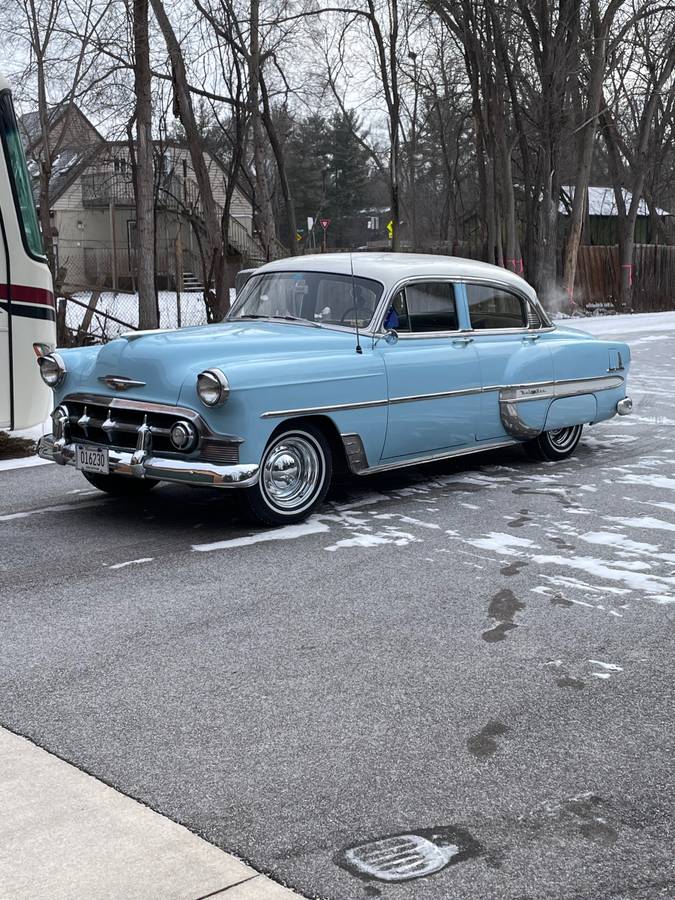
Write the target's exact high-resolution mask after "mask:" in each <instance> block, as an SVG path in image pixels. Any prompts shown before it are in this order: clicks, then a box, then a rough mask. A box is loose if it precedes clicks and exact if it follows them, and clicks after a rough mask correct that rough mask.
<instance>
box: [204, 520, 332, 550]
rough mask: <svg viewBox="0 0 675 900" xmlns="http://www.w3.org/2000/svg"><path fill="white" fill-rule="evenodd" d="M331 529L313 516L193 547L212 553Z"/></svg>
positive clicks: (287, 539)
mask: <svg viewBox="0 0 675 900" xmlns="http://www.w3.org/2000/svg"><path fill="white" fill-rule="evenodd" d="M328 530H329V527H328V525H327V524H326V523H325V522H321V521H320V520H319V519H318V518H317V517H315V516H312V517H311V518H310V519H308V520H307V521H306V522H301V523H300V524H298V525H284V526H282V527H281V528H276V529H271V530H270V531H261V532H260V533H259V534H249V535H247V536H246V537H239V538H230V539H229V540H225V541H212V542H211V543H209V544H193V545H192V549H193V550H196V551H197V552H199V553H210V552H211V551H213V550H230V549H232V548H234V547H251V546H252V545H253V544H264V543H266V542H267V541H294V540H296V539H297V538H301V537H306V536H307V535H310V534H321V533H323V532H326V531H328Z"/></svg>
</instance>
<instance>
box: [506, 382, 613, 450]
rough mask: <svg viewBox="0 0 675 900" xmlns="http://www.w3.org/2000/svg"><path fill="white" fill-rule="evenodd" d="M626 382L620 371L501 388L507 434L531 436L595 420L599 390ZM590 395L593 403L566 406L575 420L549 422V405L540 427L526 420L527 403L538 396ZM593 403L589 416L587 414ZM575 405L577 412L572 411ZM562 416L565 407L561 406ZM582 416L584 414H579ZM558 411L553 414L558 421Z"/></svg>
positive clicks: (524, 437)
mask: <svg viewBox="0 0 675 900" xmlns="http://www.w3.org/2000/svg"><path fill="white" fill-rule="evenodd" d="M622 385H624V379H623V377H622V376H620V375H601V376H598V377H594V378H574V379H570V380H569V381H549V382H542V383H541V384H528V385H514V386H513V387H508V388H501V389H500V392H499V411H500V416H501V420H502V425H503V426H504V429H505V430H506V431H507V432H508V434H511V435H513V436H514V437H517V438H519V439H521V440H529V439H530V438H533V437H536V436H537V435H538V434H541V432H542V431H543V430H545V428H561V427H564V426H567V425H580V424H583V423H585V422H592V421H594V420H595V415H596V406H595V397H594V396H593V395H594V394H596V393H598V392H600V391H611V390H614V389H615V388H619V387H621V386H622ZM583 396H588V397H590V398H591V399H592V403H591V402H590V400H589V402H588V403H582V404H580V405H579V407H578V408H577V407H576V406H573V408H569V407H566V408H567V411H568V412H569V413H570V415H572V418H573V419H574V421H564V422H562V421H561V422H560V423H558V424H554V425H549V419H550V407H549V411H548V412H547V416H546V418H545V423H542V426H541V427H538V425H537V424H535V423H534V422H531V421H530V422H528V421H527V405H528V403H531V402H532V401H535V400H551V401H556V400H558V399H559V398H563V397H566V398H573V397H583ZM553 406H556V404H555V403H554V404H553ZM591 407H593V411H592V414H591V415H590V417H588V418H587V417H586V416H587V413H588V411H590V410H591ZM572 409H574V413H573V412H572ZM560 413H561V416H562V413H563V408H562V407H561V408H560ZM579 416H581V418H579ZM557 418H558V413H557V412H556V413H555V415H554V419H555V420H556V421H557Z"/></svg>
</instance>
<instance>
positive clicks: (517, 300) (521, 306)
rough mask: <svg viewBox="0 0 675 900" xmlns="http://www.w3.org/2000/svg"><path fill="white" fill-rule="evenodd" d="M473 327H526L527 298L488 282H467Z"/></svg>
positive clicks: (467, 294)
mask: <svg viewBox="0 0 675 900" xmlns="http://www.w3.org/2000/svg"><path fill="white" fill-rule="evenodd" d="M466 296H467V300H468V302H469V317H470V319H471V327H472V328H475V329H488V328H489V329H499V328H525V327H526V326H527V308H526V303H525V300H524V299H523V298H522V297H519V296H518V295H517V294H513V293H511V291H506V290H504V289H503V288H497V287H491V286H490V285H487V284H467V285H466Z"/></svg>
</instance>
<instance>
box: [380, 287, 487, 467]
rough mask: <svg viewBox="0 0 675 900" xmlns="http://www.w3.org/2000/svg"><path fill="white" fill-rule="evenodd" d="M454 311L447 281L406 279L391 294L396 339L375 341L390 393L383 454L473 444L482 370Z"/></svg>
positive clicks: (390, 320) (389, 325)
mask: <svg viewBox="0 0 675 900" xmlns="http://www.w3.org/2000/svg"><path fill="white" fill-rule="evenodd" d="M460 314H461V310H459V309H458V302H457V297H456V294H455V285H454V284H453V283H452V282H450V281H443V280H437V279H433V278H425V279H416V280H411V281H410V282H408V283H407V284H406V285H405V286H404V287H402V288H401V289H400V290H399V291H398V292H397V294H396V295H395V297H394V300H393V301H392V304H391V306H390V308H389V310H388V312H387V315H386V317H385V321H384V327H385V329H393V330H395V332H396V334H397V335H398V340H396V341H389V342H388V341H385V340H380V341H379V342H378V344H377V347H378V349H379V352H380V353H381V354H382V356H383V358H384V363H385V367H386V372H387V384H388V396H389V406H388V421H387V434H386V438H385V443H384V450H383V454H382V456H383V459H395V458H398V457H405V456H418V455H426V454H430V453H433V452H435V451H442V450H444V449H446V448H449V447H456V446H459V445H466V444H473V443H474V440H475V438H474V429H475V422H476V419H477V416H478V414H479V410H480V387H481V381H480V371H479V366H478V355H477V353H476V350H475V347H474V345H473V339H472V338H471V337H470V336H466V335H465V334H463V333H462V331H461V324H462V323H461V321H460Z"/></svg>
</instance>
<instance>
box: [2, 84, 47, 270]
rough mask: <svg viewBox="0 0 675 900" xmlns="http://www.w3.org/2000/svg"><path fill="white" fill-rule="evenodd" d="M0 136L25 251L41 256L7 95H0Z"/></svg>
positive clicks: (29, 190)
mask: <svg viewBox="0 0 675 900" xmlns="http://www.w3.org/2000/svg"><path fill="white" fill-rule="evenodd" d="M0 136H1V137H2V145H3V147H4V150H5V159H6V160H7V168H8V170H9V177H10V179H11V182H12V188H13V193H14V197H15V199H16V207H17V209H16V211H17V215H18V217H19V225H20V227H21V233H22V235H23V239H24V243H25V245H26V249H27V250H28V252H29V253H31V254H32V255H33V256H39V257H43V256H44V248H43V246H42V236H41V234H40V226H39V225H38V218H37V211H36V209H35V203H34V201H33V192H32V190H31V183H30V175H29V174H28V168H27V166H26V157H25V156H24V152H23V145H22V143H21V137H20V136H19V129H18V127H17V123H16V116H15V115H14V108H13V106H12V99H11V96H10V93H9V91H4V92H3V93H2V94H0Z"/></svg>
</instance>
